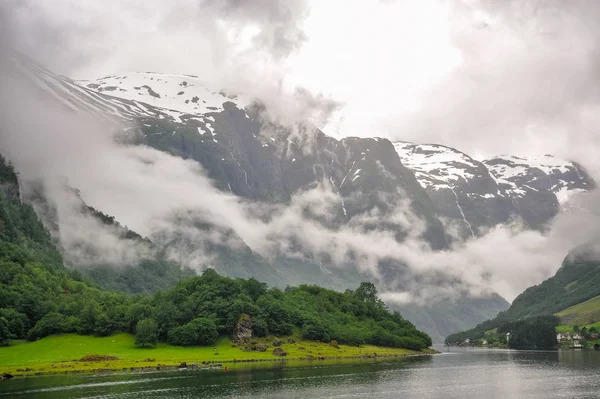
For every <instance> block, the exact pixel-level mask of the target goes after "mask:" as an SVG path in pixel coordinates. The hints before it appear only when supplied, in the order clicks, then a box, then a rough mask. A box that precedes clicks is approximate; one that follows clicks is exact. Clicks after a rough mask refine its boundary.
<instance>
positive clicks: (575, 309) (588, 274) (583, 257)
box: [445, 246, 600, 343]
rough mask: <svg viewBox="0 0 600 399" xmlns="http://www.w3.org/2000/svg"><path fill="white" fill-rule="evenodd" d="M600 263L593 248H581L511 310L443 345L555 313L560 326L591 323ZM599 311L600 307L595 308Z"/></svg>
mask: <svg viewBox="0 0 600 399" xmlns="http://www.w3.org/2000/svg"><path fill="white" fill-rule="evenodd" d="M598 296H600V260H598V256H597V254H596V251H595V249H594V248H593V247H592V246H581V247H578V248H576V249H574V250H573V251H571V253H570V254H569V255H568V256H567V257H566V258H565V260H564V261H563V264H562V266H561V267H560V269H559V270H558V271H557V272H556V274H555V275H554V276H552V277H550V278H549V279H547V280H545V281H544V282H542V283H541V284H539V285H535V286H533V287H530V288H528V289H526V290H525V291H524V292H523V293H522V294H520V295H519V296H518V297H517V298H516V299H515V300H514V301H513V303H512V305H511V306H510V308H509V309H508V310H507V311H505V312H501V313H499V314H498V316H496V317H495V318H493V319H491V320H487V321H485V322H483V323H481V324H479V325H477V326H476V327H475V328H473V329H470V330H467V331H463V332H460V333H456V334H451V335H449V336H448V337H447V338H446V340H445V342H446V343H456V342H462V341H463V340H464V339H466V338H469V339H471V340H474V339H479V338H482V337H484V336H485V332H486V331H489V330H493V329H495V328H498V327H500V326H502V325H504V324H506V323H510V322H514V321H517V320H524V319H528V318H532V317H538V316H546V315H553V314H556V315H557V316H559V317H560V318H561V320H562V321H561V322H562V323H566V324H573V325H574V324H576V323H578V322H579V321H581V323H580V324H582V325H583V324H589V323H593V322H595V321H597V320H599V319H600V318H598V319H595V320H594V318H595V317H598V315H599V314H600V311H599V312H596V311H595V310H594V306H596V305H598V304H600V300H599V299H598V298H597V297H598ZM596 309H599V310H600V308H599V307H596ZM588 320H589V322H588Z"/></svg>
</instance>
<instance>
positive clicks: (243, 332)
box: [231, 314, 252, 344]
mask: <svg viewBox="0 0 600 399" xmlns="http://www.w3.org/2000/svg"><path fill="white" fill-rule="evenodd" d="M231 340H232V341H233V342H234V343H236V344H246V343H248V342H250V341H251V340H252V320H251V319H250V316H248V315H247V314H242V315H241V316H240V318H239V320H238V322H237V323H236V324H235V328H234V329H233V333H232V334H231Z"/></svg>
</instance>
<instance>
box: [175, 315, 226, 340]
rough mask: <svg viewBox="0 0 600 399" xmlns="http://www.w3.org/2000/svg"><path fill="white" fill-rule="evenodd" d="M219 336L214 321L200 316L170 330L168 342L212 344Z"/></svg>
mask: <svg viewBox="0 0 600 399" xmlns="http://www.w3.org/2000/svg"><path fill="white" fill-rule="evenodd" d="M218 336H219V333H218V331H217V326H216V325H215V323H214V321H212V320H211V319H208V318H203V317H199V318H196V319H194V320H192V321H190V322H189V323H187V324H186V325H183V326H181V327H175V328H173V329H172V330H171V331H169V334H168V338H167V342H168V343H169V344H171V345H178V346H193V345H210V344H212V343H214V342H215V340H216V339H217V337H218Z"/></svg>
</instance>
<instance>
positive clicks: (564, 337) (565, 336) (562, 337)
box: [556, 332, 581, 342]
mask: <svg viewBox="0 0 600 399" xmlns="http://www.w3.org/2000/svg"><path fill="white" fill-rule="evenodd" d="M572 339H573V338H572V337H571V333H570V332H566V333H562V334H561V333H558V334H556V340H557V341H558V342H569V341H571V340H572ZM579 339H581V338H579Z"/></svg>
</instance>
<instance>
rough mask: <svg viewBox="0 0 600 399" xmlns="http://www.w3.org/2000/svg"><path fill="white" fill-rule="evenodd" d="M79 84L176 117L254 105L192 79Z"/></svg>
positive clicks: (137, 77) (116, 78) (151, 76)
mask: <svg viewBox="0 0 600 399" xmlns="http://www.w3.org/2000/svg"><path fill="white" fill-rule="evenodd" d="M77 83H78V84H80V85H82V86H84V87H86V88H88V89H91V90H93V91H95V92H99V93H103V94H107V95H110V96H112V97H119V98H123V99H127V100H133V101H140V102H144V103H146V104H149V105H152V106H154V107H158V108H162V109H166V110H172V111H175V114H172V116H173V117H178V116H181V115H184V114H191V115H203V114H206V113H210V112H219V111H222V110H223V104H224V103H225V102H232V103H234V104H236V106H237V107H238V108H240V109H244V108H245V107H246V106H248V105H249V104H250V103H251V99H250V98H249V97H246V96H243V95H236V94H232V93H229V92H227V91H225V90H218V89H213V88H211V87H209V86H208V85H207V84H206V83H204V82H203V81H201V80H200V79H199V78H198V77H197V76H193V75H177V74H163V73H155V72H129V73H120V74H114V75H109V76H105V77H102V78H100V79H95V80H84V81H78V82H77Z"/></svg>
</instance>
